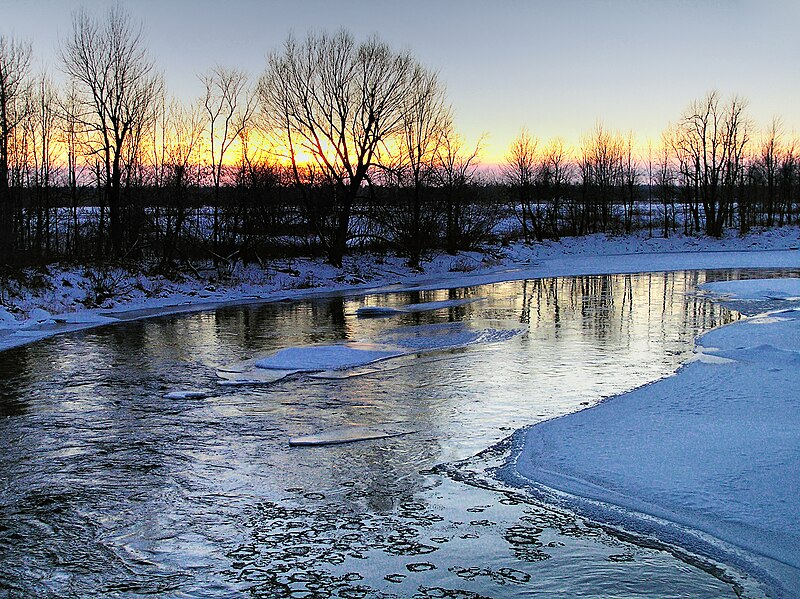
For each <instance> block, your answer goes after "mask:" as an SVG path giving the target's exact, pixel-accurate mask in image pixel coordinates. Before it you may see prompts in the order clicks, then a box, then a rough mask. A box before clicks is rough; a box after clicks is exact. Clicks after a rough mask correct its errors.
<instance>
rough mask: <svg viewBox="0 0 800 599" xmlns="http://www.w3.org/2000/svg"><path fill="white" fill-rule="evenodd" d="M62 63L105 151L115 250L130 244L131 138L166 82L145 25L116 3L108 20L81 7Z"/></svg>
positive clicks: (95, 141)
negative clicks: (124, 190) (127, 174)
mask: <svg viewBox="0 0 800 599" xmlns="http://www.w3.org/2000/svg"><path fill="white" fill-rule="evenodd" d="M62 63H63V68H64V71H65V72H66V74H67V75H68V76H69V77H70V78H71V79H72V81H73V83H74V85H75V89H76V92H77V94H78V100H79V104H80V114H79V115H77V117H78V120H79V122H80V124H81V125H82V126H83V127H84V129H85V131H86V132H87V134H88V135H89V139H90V143H91V151H92V153H93V154H96V155H97V156H99V159H100V162H101V164H102V168H103V172H102V175H103V183H104V187H105V192H106V197H107V200H108V207H109V222H110V232H111V246H112V250H113V253H114V254H115V255H117V256H120V255H122V254H123V253H124V252H125V250H126V247H125V240H124V233H125V231H124V223H123V220H122V212H123V210H122V205H121V201H122V197H121V185H122V174H123V173H122V171H123V167H124V162H123V151H124V150H125V145H126V144H127V143H128V142H129V138H130V137H131V136H132V135H134V134H135V132H136V131H137V130H138V129H139V128H140V127H141V125H142V123H143V122H145V121H147V119H148V118H150V117H151V115H152V113H153V110H154V101H155V99H156V97H157V95H158V92H159V89H160V87H161V79H160V77H159V75H158V74H157V73H156V71H155V67H154V65H153V62H152V60H151V59H150V57H149V54H148V52H147V49H146V47H145V42H144V37H143V30H142V27H141V25H139V26H134V25H133V24H132V23H131V21H130V18H129V17H128V15H127V14H126V13H125V12H124V11H123V10H122V9H121V8H120V6H119V5H114V6H113V7H112V8H111V9H110V10H109V11H108V14H107V16H106V18H105V20H103V21H100V20H97V19H95V18H93V17H92V16H90V15H89V14H88V13H87V12H86V11H85V10H79V11H78V12H76V13H75V15H74V17H73V22H72V35H71V36H70V37H69V38H68V39H67V40H66V42H65V44H64V47H63V48H62Z"/></svg>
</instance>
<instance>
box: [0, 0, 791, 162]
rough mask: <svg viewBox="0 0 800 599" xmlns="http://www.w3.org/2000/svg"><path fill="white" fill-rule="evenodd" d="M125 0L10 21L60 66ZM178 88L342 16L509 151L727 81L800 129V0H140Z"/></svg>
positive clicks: (662, 115)
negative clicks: (527, 137)
mask: <svg viewBox="0 0 800 599" xmlns="http://www.w3.org/2000/svg"><path fill="white" fill-rule="evenodd" d="M109 5H110V2H109V0H85V1H83V2H71V1H67V0H25V1H21V0H0V11H2V15H3V18H2V20H0V32H2V33H4V34H13V35H15V36H16V37H20V38H24V39H28V40H30V41H31V42H32V43H33V46H34V53H35V54H36V57H37V60H38V64H39V65H41V64H44V63H47V64H49V65H50V69H51V70H52V71H56V70H57V66H56V65H57V55H58V40H59V37H61V38H63V37H65V36H66V35H67V34H68V33H69V31H70V28H71V12H72V11H73V10H74V9H75V8H77V7H79V6H84V7H86V8H87V9H89V10H92V11H97V12H98V13H102V12H103V11H104V10H105V8H106V7H107V6H109ZM123 6H125V7H126V9H127V10H128V12H129V13H131V15H132V16H133V17H134V18H135V19H137V20H141V21H143V22H144V26H145V31H146V36H147V39H148V41H149V45H150V48H151V50H152V53H153V56H154V57H155V59H156V62H157V63H158V65H159V66H160V68H161V69H162V70H163V72H164V74H165V78H166V81H167V85H168V88H169V89H170V91H171V92H172V93H173V94H175V95H177V96H179V97H182V98H185V99H190V98H192V97H194V96H197V95H199V94H200V91H201V90H200V84H199V81H198V80H197V75H198V74H199V73H202V72H203V71H205V70H207V69H208V68H210V67H211V66H213V65H214V64H217V63H219V64H222V65H226V66H238V67H240V68H242V69H244V70H246V71H247V72H249V73H250V74H252V75H253V77H254V78H255V77H257V76H258V74H260V72H261V71H262V70H263V68H264V65H265V55H266V54H267V53H268V52H269V51H270V50H272V49H275V48H277V47H278V46H280V44H281V43H282V42H283V40H284V39H285V38H286V36H287V35H288V34H289V33H294V34H295V35H297V36H299V37H302V36H304V35H305V33H306V32H308V31H309V30H321V29H330V30H335V29H338V28H339V27H346V28H348V29H350V30H351V31H352V32H353V33H354V34H356V35H357V36H367V35H369V34H371V33H378V34H379V35H380V36H381V37H382V38H383V39H385V40H386V41H388V42H390V43H391V44H392V45H393V46H395V47H402V48H408V49H410V50H411V51H412V52H413V53H414V54H415V55H416V56H417V57H418V58H419V59H420V60H421V61H422V62H423V63H425V64H427V65H428V66H430V67H432V68H434V69H436V70H438V71H439V72H440V74H441V77H442V79H443V80H444V81H445V82H446V83H447V87H448V92H449V97H450V100H451V102H452V104H453V106H454V108H455V111H456V115H457V124H458V126H459V129H460V130H461V131H462V133H463V134H464V136H465V138H466V139H467V140H468V141H471V142H474V141H475V140H477V138H478V137H480V135H481V134H482V133H486V134H487V138H486V142H485V150H486V157H487V159H489V160H499V159H500V158H501V157H502V155H503V154H504V152H505V151H506V149H507V147H508V145H509V144H510V142H511V140H512V139H513V137H514V136H515V135H516V134H517V133H518V132H519V130H520V129H521V128H522V127H523V126H525V127H527V128H528V129H529V130H530V132H531V133H533V134H534V135H536V136H538V137H540V138H541V139H543V140H545V141H546V140H547V139H549V138H551V137H554V136H561V137H563V138H565V140H566V141H567V142H568V143H570V144H574V143H578V142H579V141H580V138H581V135H582V134H583V133H585V132H587V131H589V130H591V129H592V128H593V127H594V125H595V123H596V122H597V121H598V120H600V121H602V122H603V123H604V125H605V126H606V127H608V128H610V129H616V130H620V131H628V130H633V131H634V132H635V134H636V138H637V141H638V142H639V144H640V145H643V144H645V143H646V141H647V139H648V138H652V139H654V140H657V139H658V136H659V134H660V132H661V130H662V129H663V128H664V127H665V126H666V125H667V124H668V122H669V121H671V120H672V121H674V120H676V119H677V118H678V117H679V116H680V113H681V111H682V110H683V109H684V108H685V107H686V105H687V104H688V103H689V102H690V101H691V100H693V99H695V98H698V97H701V96H702V95H704V94H705V93H706V92H707V91H709V90H710V89H713V88H716V89H718V90H720V92H722V94H723V95H728V94H731V93H737V94H740V95H742V96H744V97H746V98H747V99H748V100H749V102H750V114H751V116H752V117H753V120H754V121H755V123H756V125H758V126H765V125H767V124H768V123H769V121H770V120H771V118H772V117H773V116H774V115H778V116H781V117H782V118H783V121H784V128H785V129H786V131H787V133H788V134H791V133H792V131H793V130H796V131H797V132H798V133H800V102H798V99H800V76H798V75H800V73H799V72H798V71H799V70H800V35H798V34H797V26H798V23H800V2H798V1H796V0H767V1H756V0H739V1H737V0H731V1H722V0H707V1H703V0H699V1H689V0H663V1H659V2H648V1H645V0H642V1H638V2H634V1H632V0H594V1H589V0H584V1H579V0H560V1H556V0H550V1H533V0H531V1H527V2H523V1H520V0H507V1H496V2H489V1H483V2H478V1H473V0H448V1H443V0H425V1H421V0H404V1H403V2H397V1H384V0H371V1H362V0H358V1H348V2H333V1H323V0H314V1H301V0H298V1H291V0H284V1H282V2H275V1H271V0H267V1H244V0H227V1H225V2H212V1H210V0H158V1H157V0H135V1H134V0H129V1H127V2H123Z"/></svg>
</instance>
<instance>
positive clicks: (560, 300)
mask: <svg viewBox="0 0 800 599" xmlns="http://www.w3.org/2000/svg"><path fill="white" fill-rule="evenodd" d="M704 280H705V277H704V274H703V273H702V272H672V273H670V272H665V273H648V274H636V275H631V274H624V275H600V276H582V277H564V278H548V279H535V280H528V281H520V282H519V283H518V286H519V305H520V311H519V320H520V322H524V323H528V324H530V325H531V326H534V327H544V326H553V335H554V336H555V337H558V336H559V330H560V328H561V327H562V326H572V327H574V326H578V327H579V328H580V329H581V330H583V331H585V332H589V333H591V336H592V337H593V338H594V339H596V340H597V341H598V342H602V343H609V342H611V341H614V342H615V343H617V342H619V343H623V344H624V343H625V342H626V341H625V340H626V339H627V338H628V337H630V335H631V329H632V328H634V327H642V326H646V327H648V328H649V329H652V330H653V331H656V330H657V331H659V332H660V337H661V338H662V339H664V338H666V337H667V336H668V335H672V336H673V337H674V336H676V335H677V336H678V337H680V338H684V337H690V336H694V335H696V334H697V333H698V332H699V331H702V330H706V329H708V328H711V327H714V326H717V325H719V324H722V323H723V322H726V321H727V320H728V319H729V316H728V313H727V311H726V310H725V309H724V308H721V307H720V306H718V305H716V304H714V303H711V302H709V301H707V300H704V299H701V298H698V297H695V296H688V297H687V296H685V294H686V293H687V292H689V291H691V290H693V289H694V288H696V287H697V285H699V284H700V283H702V282H703V281H704ZM676 325H677V327H676ZM653 334H654V333H653Z"/></svg>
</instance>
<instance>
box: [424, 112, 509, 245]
mask: <svg viewBox="0 0 800 599" xmlns="http://www.w3.org/2000/svg"><path fill="white" fill-rule="evenodd" d="M482 143H483V137H481V138H480V139H479V140H478V142H477V143H476V144H475V147H474V148H472V150H469V149H465V147H464V140H463V139H462V137H461V136H460V135H459V134H458V133H457V132H456V131H455V129H453V127H452V126H451V127H449V128H448V129H446V130H445V132H444V136H443V138H442V143H441V144H440V145H439V149H438V151H437V153H436V163H437V168H436V181H437V185H438V186H439V188H440V192H441V194H442V199H443V210H442V211H443V212H444V220H445V223H444V239H445V249H446V250H447V252H448V253H450V254H455V253H456V252H458V250H460V249H465V248H468V247H471V246H474V245H475V244H477V243H478V242H480V241H483V239H484V238H485V237H486V236H487V235H488V233H489V231H490V230H491V228H492V226H493V225H494V224H495V220H496V211H495V210H494V208H495V207H494V206H491V205H488V204H487V203H485V202H481V198H480V193H479V191H480V189H479V185H478V184H479V182H480V179H479V175H478V166H479V162H478V157H479V156H480V152H481V145H482Z"/></svg>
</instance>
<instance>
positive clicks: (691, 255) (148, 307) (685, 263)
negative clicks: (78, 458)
mask: <svg viewBox="0 0 800 599" xmlns="http://www.w3.org/2000/svg"><path fill="white" fill-rule="evenodd" d="M798 247H800V227H783V228H780V229H769V230H766V231H763V232H759V233H753V234H750V235H748V236H745V237H739V236H736V235H735V234H729V235H728V236H727V237H724V238H722V239H715V238H708V237H684V236H680V235H678V236H674V237H671V238H668V239H664V238H658V237H653V238H649V237H647V236H646V235H645V234H644V232H642V233H640V234H638V235H631V236H621V237H608V236H606V235H590V236H586V237H576V238H564V239H562V240H561V241H559V242H544V243H541V244H534V245H532V246H526V245H524V244H515V245H511V246H509V247H505V248H501V247H492V248H489V249H488V251H486V252H482V253H479V252H469V253H461V254H459V255H457V256H449V255H439V256H436V257H435V258H433V259H431V260H428V261H426V262H424V263H423V265H422V266H423V269H424V270H423V272H417V271H413V270H412V269H409V268H408V267H406V266H405V265H404V264H403V259H401V258H397V257H383V256H380V257H378V256H371V255H358V256H352V257H348V258H347V259H346V261H345V264H344V266H343V268H341V269H336V268H333V267H331V266H330V265H328V264H325V263H324V262H322V261H321V260H314V259H302V260H292V261H280V262H277V263H275V264H273V265H271V266H272V268H267V269H262V268H258V267H248V268H243V269H240V270H239V271H238V272H236V273H234V276H232V277H231V281H230V282H229V283H227V284H221V283H218V282H212V281H210V280H204V279H198V278H195V279H190V280H187V281H185V282H181V283H177V282H172V281H167V280H165V279H163V278H158V277H150V278H148V277H144V276H143V275H125V276H123V275H122V274H120V275H119V276H118V279H116V280H115V281H114V286H115V287H116V288H117V289H116V291H117V293H116V294H115V295H114V297H113V298H112V299H111V300H106V301H105V302H104V303H101V305H100V306H99V307H93V308H86V307H85V303H86V296H87V295H88V294H89V291H90V283H89V282H87V277H86V273H81V272H80V271H79V270H78V269H74V268H73V269H59V268H57V267H53V268H51V269H50V275H49V277H48V278H49V286H48V288H46V289H44V290H40V291H32V290H29V289H22V290H20V291H19V294H18V295H17V296H15V297H10V296H11V294H10V293H8V292H5V293H3V294H2V297H3V298H5V300H4V301H5V303H6V305H11V306H13V308H12V311H9V310H8V309H7V308H6V307H3V306H0V351H2V350H4V349H9V348H11V347H16V346H20V345H25V344H27V343H32V342H34V341H38V340H41V339H45V338H47V337H51V336H53V335H57V334H60V333H68V332H72V331H77V330H82V329H87V328H92V327H96V326H103V325H107V324H112V323H114V322H119V321H125V320H133V319H139V318H148V317H154V316H163V315H168V314H176V313H185V312H195V311H203V310H213V309H215V308H218V307H222V306H227V305H241V304H248V303H263V302H271V301H285V300H296V299H303V298H309V297H314V296H322V295H334V294H344V295H368V294H377V293H389V292H399V291H427V290H434V289H449V288H456V287H466V286H473V285H483V284H489V283H496V282H501V281H509V280H520V279H536V278H544V277H555V276H575V275H599V274H626V273H637V272H660V271H674V270H700V269H725V268H800V251H797V250H798ZM9 298H10V299H9Z"/></svg>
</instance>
